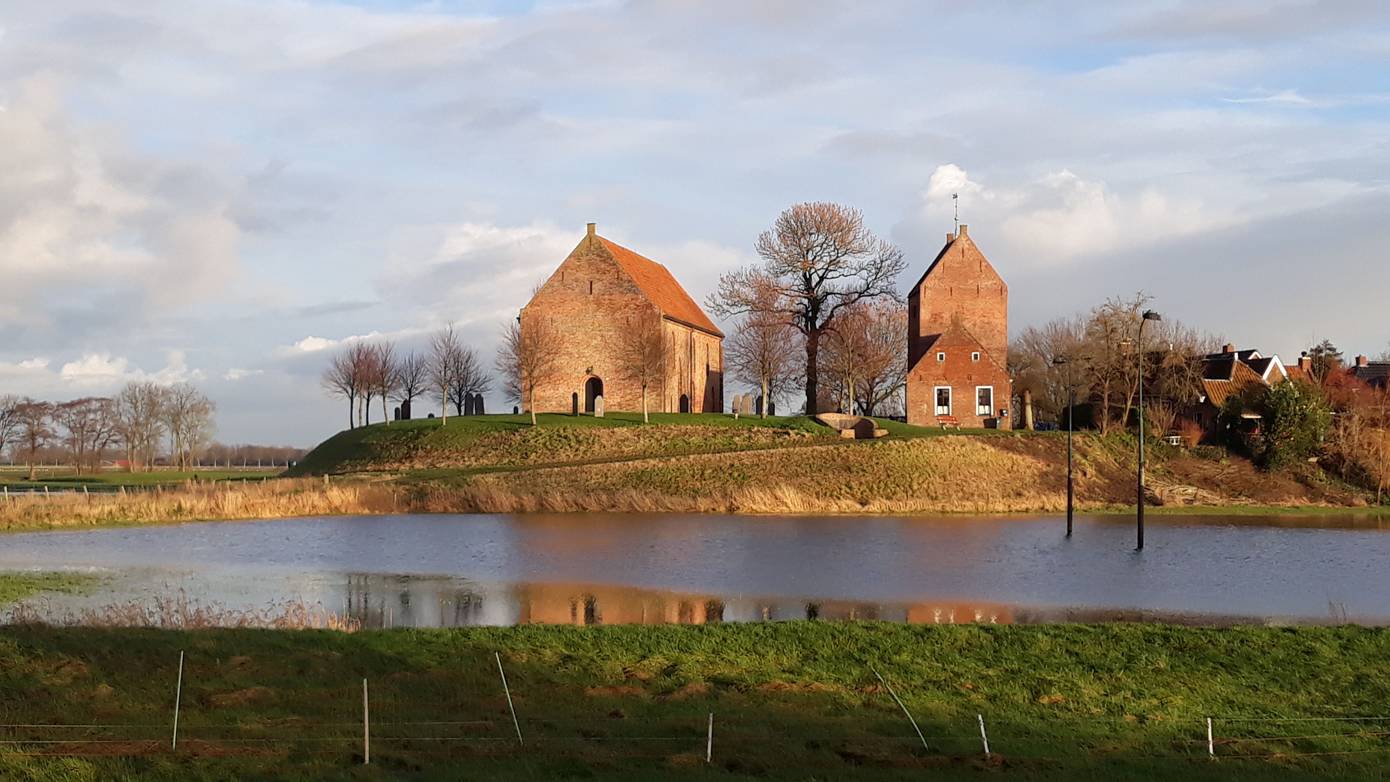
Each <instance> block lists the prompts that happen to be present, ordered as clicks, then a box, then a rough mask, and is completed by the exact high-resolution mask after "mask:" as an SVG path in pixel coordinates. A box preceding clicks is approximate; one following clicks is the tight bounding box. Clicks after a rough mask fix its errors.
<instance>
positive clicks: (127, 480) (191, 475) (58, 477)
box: [0, 467, 280, 491]
mask: <svg viewBox="0 0 1390 782" xmlns="http://www.w3.org/2000/svg"><path fill="white" fill-rule="evenodd" d="M279 472H280V471H279V470H260V469H250V468H247V469H232V470H228V469H211V470H190V471H180V470H150V471H148V472H126V471H124V470H102V471H101V472H95V473H81V474H78V473H77V472H75V471H73V470H72V469H69V468H51V467H45V468H42V469H40V470H39V471H38V474H37V475H36V476H35V480H32V481H31V480H29V471H28V469H27V468H22V467H3V468H0V486H3V487H6V488H8V489H10V490H11V491H29V490H34V491H43V490H44V488H45V487H47V488H48V490H49V491H81V490H82V489H83V487H86V488H87V489H90V490H91V491H113V490H118V489H121V488H125V489H137V490H138V489H147V488H152V487H155V486H174V485H178V484H181V483H188V482H189V481H221V482H226V481H259V480H262V479H264V478H269V477H272V476H275V475H278V474H279Z"/></svg>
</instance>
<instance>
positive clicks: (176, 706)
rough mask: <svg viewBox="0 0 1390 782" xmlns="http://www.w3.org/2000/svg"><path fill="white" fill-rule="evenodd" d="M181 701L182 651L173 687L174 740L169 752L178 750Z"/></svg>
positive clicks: (171, 742) (170, 743)
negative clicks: (177, 674) (177, 675)
mask: <svg viewBox="0 0 1390 782" xmlns="http://www.w3.org/2000/svg"><path fill="white" fill-rule="evenodd" d="M182 700H183V651H182V650H180V651H179V678H178V683H177V684H175V685H174V738H173V740H172V741H170V742H169V751H170V752H177V751H178V748H179V702H180V701H182Z"/></svg>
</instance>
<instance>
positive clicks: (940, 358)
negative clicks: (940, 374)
mask: <svg viewBox="0 0 1390 782" xmlns="http://www.w3.org/2000/svg"><path fill="white" fill-rule="evenodd" d="M936 363H938V364H944V363H946V354H945V353H937V354H936Z"/></svg>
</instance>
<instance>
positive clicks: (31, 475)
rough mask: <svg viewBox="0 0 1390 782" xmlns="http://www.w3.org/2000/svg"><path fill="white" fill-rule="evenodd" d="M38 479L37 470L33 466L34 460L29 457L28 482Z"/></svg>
mask: <svg viewBox="0 0 1390 782" xmlns="http://www.w3.org/2000/svg"><path fill="white" fill-rule="evenodd" d="M38 477H39V472H38V468H37V467H35V466H34V459H33V457H30V458H29V480H30V481H34V480H37V479H38Z"/></svg>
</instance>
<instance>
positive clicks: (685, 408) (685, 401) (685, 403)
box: [681, 394, 690, 413]
mask: <svg viewBox="0 0 1390 782" xmlns="http://www.w3.org/2000/svg"><path fill="white" fill-rule="evenodd" d="M681 412H682V413H688V412H690V397H688V396H686V395H685V394H681Z"/></svg>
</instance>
